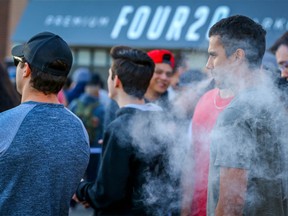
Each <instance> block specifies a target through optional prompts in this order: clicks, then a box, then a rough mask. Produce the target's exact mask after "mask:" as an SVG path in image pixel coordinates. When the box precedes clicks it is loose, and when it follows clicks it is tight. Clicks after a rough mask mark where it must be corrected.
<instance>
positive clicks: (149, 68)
mask: <svg viewBox="0 0 288 216" xmlns="http://www.w3.org/2000/svg"><path fill="white" fill-rule="evenodd" d="M110 55H111V57H112V59H113V63H112V66H111V71H112V79H114V77H115V75H117V76H118V78H119V79H120V80H121V82H122V85H123V89H124V91H125V92H126V93H127V94H129V95H131V96H134V97H137V98H139V99H142V98H143V97H144V94H145V93H146V91H147V88H148V86H149V83H150V80H151V78H152V76H153V73H154V69H155V64H154V62H153V61H152V59H151V58H150V57H149V56H148V55H147V54H146V53H145V52H143V51H141V50H138V49H133V48H130V47H127V46H115V47H112V49H111V51H110Z"/></svg>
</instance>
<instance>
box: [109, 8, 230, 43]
mask: <svg viewBox="0 0 288 216" xmlns="http://www.w3.org/2000/svg"><path fill="white" fill-rule="evenodd" d="M152 11H153V9H152V8H151V7H149V6H140V7H138V8H135V7H133V6H124V7H122V8H121V11H120V13H119V16H118V18H117V20H116V22H115V24H114V27H113V29H112V32H111V34H110V36H111V38H112V39H117V38H118V37H119V35H120V33H122V32H121V30H123V27H124V26H128V29H127V32H124V34H126V36H127V39H129V40H138V39H139V38H141V36H143V35H144V37H145V38H146V39H147V40H159V39H161V38H164V39H165V40H166V41H179V40H180V38H181V36H182V35H183V38H184V39H185V40H186V41H199V39H200V34H199V29H201V28H203V26H205V24H207V23H209V27H210V26H211V25H213V24H214V23H215V22H217V21H218V20H220V19H222V18H224V17H227V16H228V15H229V12H230V8H229V7H227V6H219V7H217V8H216V10H215V11H212V13H213V16H212V18H211V19H210V20H209V19H208V18H209V15H210V13H211V11H210V8H209V7H208V6H200V7H198V8H197V9H196V10H195V12H194V13H193V14H192V13H191V8H190V7H188V6H178V7H176V10H175V11H174V13H172V7H171V6H158V7H157V8H156V9H155V13H153V14H152ZM129 14H132V19H129V18H128V15H129ZM171 17H172V18H171ZM190 17H193V18H194V20H193V22H191V19H189V18H190ZM169 18H171V19H169ZM150 19H151V21H150V22H148V20H150ZM168 20H169V21H168ZM166 26H167V28H165V27H166ZM164 29H166V30H164ZM207 31H208V29H206V32H207Z"/></svg>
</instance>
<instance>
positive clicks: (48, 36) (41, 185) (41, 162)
mask: <svg viewBox="0 0 288 216" xmlns="http://www.w3.org/2000/svg"><path fill="white" fill-rule="evenodd" d="M12 55H13V58H14V62H15V65H16V67H17V69H16V85H17V90H18V92H19V93H20V94H21V95H22V100H21V104H20V105H19V106H17V107H15V108H14V109H11V110H8V111H6V112H3V113H1V114H0V124H1V129H0V137H1V139H0V169H1V175H0V182H1V184H0V197H1V199H0V215H12V214H13V215H35V214H45V215H68V211H69V203H70V200H71V197H72V195H73V193H74V191H75V189H76V187H77V185H78V183H79V181H80V179H81V177H82V175H83V174H84V172H85V169H86V167H87V164H88V160H89V146H88V143H89V142H88V136H87V132H86V130H85V128H84V126H83V124H82V122H81V121H80V120H79V119H78V118H77V117H76V116H75V115H74V114H72V113H71V112H70V111H69V110H68V109H66V108H65V107H64V106H63V105H62V104H60V103H59V102H58V99H57V93H58V92H59V91H60V90H61V88H62V87H63V85H64V83H65V81H66V78H67V76H68V73H69V71H70V69H71V65H72V61H73V58H72V53H71V50H70V48H69V46H68V45H67V43H66V42H65V41H64V40H63V39H62V38H61V37H60V36H58V35H55V34H53V33H50V32H43V33H39V34H37V35H35V36H33V37H32V38H31V39H30V40H29V41H28V42H27V43H25V44H23V45H19V46H16V47H14V48H13V49H12Z"/></svg>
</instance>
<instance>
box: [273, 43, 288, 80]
mask: <svg viewBox="0 0 288 216" xmlns="http://www.w3.org/2000/svg"><path fill="white" fill-rule="evenodd" d="M275 57H276V60H277V63H278V65H279V68H280V70H281V77H284V78H288V46H286V45H284V44H282V45H280V46H279V48H278V49H277V50H276V52H275Z"/></svg>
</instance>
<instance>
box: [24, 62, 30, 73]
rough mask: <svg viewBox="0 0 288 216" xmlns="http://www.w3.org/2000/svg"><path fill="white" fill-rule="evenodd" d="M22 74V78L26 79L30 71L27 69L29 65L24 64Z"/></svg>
mask: <svg viewBox="0 0 288 216" xmlns="http://www.w3.org/2000/svg"><path fill="white" fill-rule="evenodd" d="M24 64H25V65H24V68H23V69H24V72H23V77H28V76H30V75H31V69H30V67H29V64H28V63H27V62H25V63H24Z"/></svg>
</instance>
